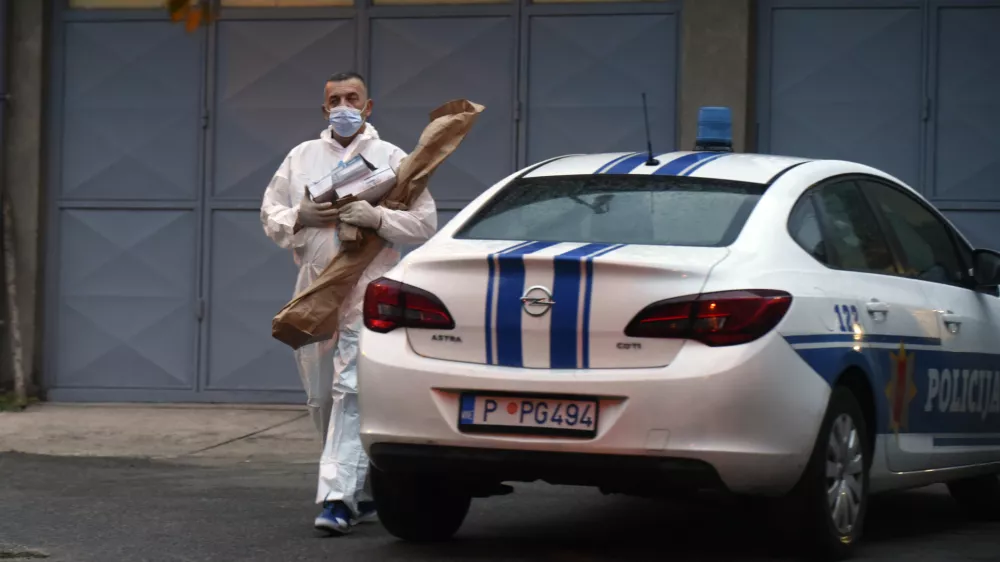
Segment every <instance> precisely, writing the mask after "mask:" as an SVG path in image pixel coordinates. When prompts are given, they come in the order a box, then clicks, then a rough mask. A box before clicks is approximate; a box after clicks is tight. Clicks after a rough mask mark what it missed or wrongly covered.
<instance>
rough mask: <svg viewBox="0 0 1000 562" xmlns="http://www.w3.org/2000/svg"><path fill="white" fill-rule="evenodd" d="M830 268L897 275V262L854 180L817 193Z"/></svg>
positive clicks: (828, 187)
mask: <svg viewBox="0 0 1000 562" xmlns="http://www.w3.org/2000/svg"><path fill="white" fill-rule="evenodd" d="M816 204H817V205H818V206H819V211H820V213H821V220H822V225H823V229H824V234H825V237H826V240H827V246H828V250H829V252H830V254H831V256H830V257H831V260H830V265H831V266H833V267H836V268H839V269H846V270H850V271H860V272H865V273H883V274H893V275H894V274H897V273H898V270H897V269H896V260H895V257H894V256H893V254H892V251H891V250H890V249H889V245H888V242H887V241H886V239H885V236H883V234H882V231H881V230H880V229H879V225H878V221H877V220H876V219H875V215H874V214H873V213H872V211H871V208H870V207H869V205H868V202H867V201H866V200H865V197H864V195H863V194H862V193H861V190H859V189H858V187H857V185H856V184H855V183H854V182H853V181H844V182H839V183H834V184H830V185H826V186H823V187H821V188H820V189H819V190H818V191H817V193H816Z"/></svg>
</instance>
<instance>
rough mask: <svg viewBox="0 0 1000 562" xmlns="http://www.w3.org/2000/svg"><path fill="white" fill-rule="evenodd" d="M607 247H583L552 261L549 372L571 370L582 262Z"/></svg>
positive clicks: (573, 360)
mask: <svg viewBox="0 0 1000 562" xmlns="http://www.w3.org/2000/svg"><path fill="white" fill-rule="evenodd" d="M609 247H610V245H609V244H587V245H586V246H581V247H579V248H574V249H572V250H570V251H568V252H566V253H564V254H560V255H558V256H556V257H555V263H554V264H553V269H554V273H555V279H554V281H553V284H552V295H553V299H554V300H555V304H554V305H553V306H552V324H551V329H550V333H551V336H550V338H549V361H550V365H551V368H553V369H575V368H576V367H577V364H576V351H577V349H576V342H577V335H578V334H579V332H578V330H577V329H578V322H579V312H580V284H581V283H580V282H581V281H582V277H583V274H582V268H583V261H584V259H585V258H586V257H587V256H589V255H591V254H596V253H598V252H600V251H602V250H605V249H607V248H609Z"/></svg>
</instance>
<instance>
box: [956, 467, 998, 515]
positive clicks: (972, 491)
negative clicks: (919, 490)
mask: <svg viewBox="0 0 1000 562" xmlns="http://www.w3.org/2000/svg"><path fill="white" fill-rule="evenodd" d="M948 490H949V491H950V492H951V497H953V498H955V501H956V502H957V503H958V505H959V506H960V507H961V508H962V510H963V511H965V512H966V513H968V514H969V516H971V517H972V518H974V519H978V520H982V521H1000V475H997V474H988V475H985V476H978V477H975V478H965V479H962V480H955V481H953V482H949V483H948Z"/></svg>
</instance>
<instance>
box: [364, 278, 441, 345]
mask: <svg viewBox="0 0 1000 562" xmlns="http://www.w3.org/2000/svg"><path fill="white" fill-rule="evenodd" d="M364 320H365V326H366V327H367V328H368V329H369V330H372V331H373V332H380V333H383V334H384V333H386V332H391V331H393V330H395V329H396V328H432V329H437V330H451V329H452V328H454V327H455V322H454V320H452V318H451V314H450V313H449V312H448V309H447V308H445V306H444V303H442V302H441V299H439V298H437V297H435V296H434V295H432V294H430V293H428V292H427V291H425V290H423V289H418V288H416V287H411V286H410V285H406V284H403V283H400V282H399V281H393V280H392V279H386V278H384V277H382V278H380V279H376V280H375V281H372V282H371V283H369V284H368V288H367V289H366V290H365V304H364Z"/></svg>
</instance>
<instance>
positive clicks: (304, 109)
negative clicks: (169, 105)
mask: <svg viewBox="0 0 1000 562" xmlns="http://www.w3.org/2000/svg"><path fill="white" fill-rule="evenodd" d="M216 44H217V47H216V49H217V52H216V55H215V57H214V60H215V62H216V67H215V71H214V76H215V81H214V88H213V92H214V95H213V98H214V109H213V114H214V115H215V118H214V119H212V120H211V123H212V125H211V129H212V130H211V133H210V134H211V135H212V137H211V138H212V139H213V142H212V147H213V149H212V156H211V162H212V169H211V172H210V174H209V177H211V178H212V185H211V187H210V188H209V192H210V195H209V196H208V197H209V199H208V207H209V209H210V212H209V217H208V220H209V223H208V225H207V227H206V232H207V233H208V235H207V238H208V240H206V244H207V246H206V252H205V256H206V258H205V266H204V271H205V272H206V276H205V286H206V290H205V296H206V297H207V300H208V306H207V308H208V311H207V312H208V314H207V317H206V322H207V329H206V334H205V338H206V339H205V340H204V342H205V345H204V348H205V354H204V357H203V363H202V364H203V365H204V367H203V369H202V374H201V378H202V384H201V388H202V389H204V390H207V391H210V392H212V393H215V395H218V394H217V392H216V391H253V393H256V394H257V395H258V396H265V395H266V394H265V393H268V392H276V393H285V392H295V393H298V394H300V393H301V392H302V385H301V383H300V382H299V381H298V375H297V373H296V368H295V362H294V360H293V356H292V352H291V350H290V349H289V348H288V347H286V346H285V345H284V344H282V343H280V342H278V341H277V340H275V339H274V338H272V337H271V320H272V318H273V317H274V315H275V314H276V313H277V312H278V311H279V310H281V307H282V306H284V304H285V303H286V302H288V300H289V299H290V298H291V297H292V295H293V293H294V289H295V272H296V267H295V265H294V263H293V259H292V254H291V252H290V251H289V250H282V249H280V248H278V247H277V246H276V245H275V244H274V243H273V242H272V241H271V240H269V239H268V238H267V236H265V235H264V231H263V228H262V227H261V223H260V214H259V213H260V212H259V208H260V200H261V197H262V196H263V194H264V190H265V189H266V188H267V185H268V183H269V182H270V180H271V177H272V176H273V175H274V172H275V171H277V169H278V167H279V166H280V165H281V163H282V161H283V160H284V159H285V156H286V155H287V154H288V152H289V151H290V150H291V149H292V148H294V147H295V146H296V145H298V144H299V143H301V142H304V141H306V140H309V139H316V138H319V134H320V132H321V131H322V130H323V129H324V128H325V127H326V121H325V120H324V117H323V113H322V111H321V106H322V104H323V85H324V82H325V80H326V78H327V76H328V75H329V74H332V73H333V72H336V71H338V70H346V69H348V68H349V67H350V64H347V67H345V68H332V67H331V65H332V64H333V62H332V61H337V60H345V61H353V60H354V48H355V47H354V46H355V26H354V22H353V21H352V20H349V19H331V18H311V19H297V18H290V19H272V20H260V19H248V20H238V19H237V20H222V21H220V22H219V23H218V29H217V41H216ZM238 396H240V397H241V399H246V398H248V397H251V396H252V393H242V394H239V395H238ZM270 396H272V397H275V396H277V395H276V394H270ZM298 398H299V397H298V396H297V395H285V396H284V397H282V398H278V399H280V400H298Z"/></svg>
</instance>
